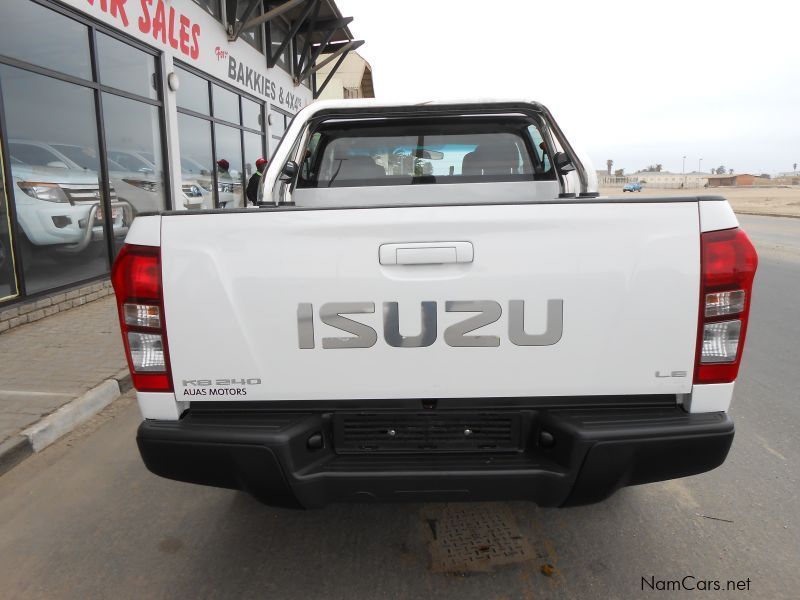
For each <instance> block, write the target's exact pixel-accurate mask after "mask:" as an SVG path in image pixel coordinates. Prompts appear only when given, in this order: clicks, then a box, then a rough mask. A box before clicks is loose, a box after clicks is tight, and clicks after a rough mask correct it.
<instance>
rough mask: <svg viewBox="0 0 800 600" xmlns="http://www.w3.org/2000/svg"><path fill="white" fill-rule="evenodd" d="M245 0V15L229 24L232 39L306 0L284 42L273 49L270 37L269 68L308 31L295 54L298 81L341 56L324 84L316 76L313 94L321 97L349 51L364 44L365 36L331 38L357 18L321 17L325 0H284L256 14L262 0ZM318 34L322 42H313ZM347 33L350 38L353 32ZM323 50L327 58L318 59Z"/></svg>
mask: <svg viewBox="0 0 800 600" xmlns="http://www.w3.org/2000/svg"><path fill="white" fill-rule="evenodd" d="M239 1H240V2H241V3H247V4H246V8H245V10H244V12H243V13H242V17H241V19H238V20H237V21H236V22H235V23H229V24H228V40H229V41H231V42H233V41H236V40H237V39H239V37H240V36H241V34H242V32H244V31H247V30H248V29H252V28H253V27H258V26H260V25H262V24H264V23H269V22H270V21H273V20H274V19H276V18H278V17H280V16H281V15H284V14H285V13H287V12H289V11H290V10H292V9H294V8H297V7H299V6H300V5H301V4H305V6H304V7H303V9H302V12H301V13H300V14H299V15H298V16H297V18H295V19H294V20H292V21H291V25H290V27H289V32H288V33H287V35H286V37H285V38H284V40H283V41H282V42H281V44H280V45H279V46H278V47H277V48H276V49H275V51H274V52H273V51H272V48H271V43H270V40H269V39H268V42H267V47H266V56H267V68H272V67H274V66H275V64H276V63H277V61H278V58H279V57H280V56H281V54H283V52H285V50H286V47H287V46H288V45H289V43H290V42H292V40H295V48H297V39H296V38H297V36H298V34H300V35H305V36H306V39H305V42H304V44H303V48H302V51H301V52H299V53H298V52H297V51H295V52H294V53H293V56H292V61H291V62H292V66H293V73H294V74H295V75H294V83H295V85H300V84H301V83H303V82H304V81H306V80H307V79H309V78H311V77H312V76H313V75H314V74H315V73H316V72H317V71H318V70H319V69H320V68H322V67H324V66H325V65H327V64H329V63H330V62H331V61H333V60H335V59H337V58H338V60H337V61H336V64H335V65H334V67H333V69H332V70H331V72H330V73H329V74H328V76H327V77H326V78H325V81H323V82H322V85H320V86H319V87H317V85H316V80H315V81H314V82H313V95H314V99H317V98H318V97H319V95H320V94H321V93H322V91H323V90H324V89H325V86H327V85H328V83H329V82H330V80H331V78H332V77H333V74H334V73H335V72H336V71H337V69H339V67H340V66H341V65H342V63H343V62H344V60H345V58H346V57H347V54H348V53H350V52H352V51H353V50H355V49H356V48H359V47H360V46H362V45H363V44H364V41H363V40H353V39H346V40H345V41H341V42H333V43H332V42H331V40H332V39H333V37H334V35H335V34H336V32H337V31H341V30H344V29H346V28H347V26H348V25H350V23H352V22H353V17H336V18H325V19H320V18H319V16H320V12H321V8H322V0H286V1H285V2H283V3H282V4H279V5H278V6H275V7H274V8H271V9H270V10H268V11H267V12H265V13H264V14H262V15H256V16H253V14H254V13H255V12H256V10H257V8H258V6H259V4H261V2H262V0H239ZM315 34H319V36H321V38H320V39H319V41H318V43H314V42H313V37H314V35H315ZM347 37H348V38H350V34H349V32H348V33H347ZM323 54H325V55H327V56H326V57H325V59H324V60H323V61H322V62H320V63H317V60H318V59H319V58H320V56H322V55H323Z"/></svg>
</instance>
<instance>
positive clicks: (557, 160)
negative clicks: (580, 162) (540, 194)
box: [553, 152, 575, 175]
mask: <svg viewBox="0 0 800 600" xmlns="http://www.w3.org/2000/svg"><path fill="white" fill-rule="evenodd" d="M553 163H554V164H555V166H556V171H558V173H559V175H566V174H567V173H569V172H571V171H574V170H575V165H573V164H572V161H571V160H570V158H569V156H567V155H566V154H565V153H564V152H556V155H555V156H554V157H553Z"/></svg>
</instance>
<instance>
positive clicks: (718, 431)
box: [137, 407, 734, 508]
mask: <svg viewBox="0 0 800 600" xmlns="http://www.w3.org/2000/svg"><path fill="white" fill-rule="evenodd" d="M516 412H517V413H520V414H521V415H522V417H521V418H520V419H517V420H516V421H515V422H519V423H520V428H521V429H522V431H521V436H520V448H519V450H517V451H513V452H445V453H441V452H440V453H426V452H416V453H402V452H399V453H398V452H390V453H380V452H379V453H370V452H363V453H348V454H344V453H337V451H336V450H337V449H336V448H335V447H334V427H333V422H334V413H333V412H319V413H300V412H298V413H288V412H274V411H270V410H246V411H213V410H211V411H208V410H195V409H190V410H189V411H187V412H186V413H185V414H184V416H183V417H182V418H181V419H180V420H179V421H144V422H143V423H142V424H141V425H140V427H139V432H138V436H137V441H138V445H139V450H140V452H141V455H142V458H143V460H144V462H145V464H146V465H147V468H148V469H150V471H152V472H153V473H155V474H157V475H161V476H162V477H167V478H170V479H176V480H178V481H187V482H191V483H199V484H204V485H212V486H218V487H226V488H233V489H241V490H245V491H248V492H250V493H251V494H253V495H254V496H255V497H257V498H258V499H260V500H261V501H263V502H265V503H267V504H271V505H275V506H285V507H298V508H299V507H305V508H311V507H319V506H324V505H326V504H329V503H331V502H346V501H359V500H361V501H364V500H366V501H379V502H396V501H454V500H531V501H534V502H536V503H537V504H539V505H541V506H570V505H580V504H589V503H592V502H597V501H600V500H603V499H604V498H607V497H608V496H610V495H611V494H612V493H613V492H614V491H615V490H617V489H619V488H620V487H623V486H626V485H636V484H640V483H648V482H653V481H661V480H665V479H672V478H676V477H684V476H687V475H695V474H697V473H702V472H705V471H709V470H711V469H714V468H716V467H718V466H719V465H721V464H722V462H723V461H724V460H725V457H726V456H727V454H728V450H729V449H730V446H731V442H732V441H733V434H734V428H733V421H732V420H731V419H730V417H729V416H728V415H727V414H725V413H705V414H687V413H685V412H684V411H683V410H682V409H681V408H680V407H669V408H666V407H658V408H640V409H634V408H624V409H623V408H620V409H614V408H603V409H592V410H588V409H580V410H578V409H575V410H566V409H565V410H536V409H531V410H524V409H523V410H518V411H516ZM316 434H322V439H323V440H324V445H323V447H321V448H318V449H312V448H310V447H309V438H311V437H312V436H314V435H316ZM318 439H319V438H317V441H318ZM310 445H311V446H312V447H313V446H314V444H313V443H312V444H310Z"/></svg>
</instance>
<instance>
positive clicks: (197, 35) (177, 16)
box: [66, 0, 311, 113]
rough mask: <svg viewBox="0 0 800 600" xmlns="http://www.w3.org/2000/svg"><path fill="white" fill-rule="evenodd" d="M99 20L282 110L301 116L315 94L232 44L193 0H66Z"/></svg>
mask: <svg viewBox="0 0 800 600" xmlns="http://www.w3.org/2000/svg"><path fill="white" fill-rule="evenodd" d="M66 2H67V3H68V4H70V5H72V6H74V7H75V8H76V9H78V10H80V11H81V12H83V13H86V14H88V15H89V16H91V17H94V18H96V19H98V20H100V21H102V22H104V23H106V24H108V25H110V26H111V27H114V28H115V29H118V30H120V31H122V32H124V33H126V34H128V35H131V36H132V37H134V38H136V39H137V40H139V41H141V42H144V43H146V44H148V45H149V46H153V47H155V48H158V49H160V50H163V51H164V52H165V53H167V54H169V55H171V56H172V57H173V58H175V59H178V60H181V61H183V62H185V63H187V64H190V65H192V66H194V67H195V68H197V69H200V70H201V71H203V72H205V73H208V74H209V75H212V76H214V77H217V78H219V79H222V80H224V81H228V82H229V83H230V84H231V85H234V86H236V87H238V88H241V89H242V90H244V91H247V92H249V93H251V94H255V95H256V96H260V97H261V98H263V99H265V100H269V101H270V102H271V103H272V104H274V105H277V106H279V107H280V108H282V109H284V110H287V111H290V112H292V113H294V112H297V111H298V110H299V109H300V108H302V107H303V106H305V105H306V104H308V103H309V102H310V101H311V91H310V90H309V89H308V88H306V87H304V86H296V85H294V82H293V81H292V79H291V76H290V75H289V74H288V73H286V72H285V71H283V70H282V69H279V68H273V69H269V70H267V66H266V58H265V57H264V55H263V54H261V53H260V52H258V51H257V50H256V49H254V48H253V47H252V46H250V45H249V44H248V43H247V42H245V41H244V40H237V41H235V42H229V41H228V37H227V34H226V33H225V28H224V26H223V24H222V23H220V22H219V21H217V20H216V19H215V18H214V17H213V16H212V15H209V14H208V13H207V12H205V11H204V10H203V9H202V8H201V7H199V6H198V5H197V4H195V3H194V2H192V0H66Z"/></svg>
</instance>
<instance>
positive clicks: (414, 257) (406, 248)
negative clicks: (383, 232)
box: [378, 242, 475, 265]
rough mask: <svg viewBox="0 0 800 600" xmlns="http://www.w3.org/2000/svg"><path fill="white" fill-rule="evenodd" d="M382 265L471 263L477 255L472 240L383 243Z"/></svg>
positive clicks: (380, 256) (380, 255) (380, 252)
mask: <svg viewBox="0 0 800 600" xmlns="http://www.w3.org/2000/svg"><path fill="white" fill-rule="evenodd" d="M378 256H379V259H380V263H381V264H382V265H441V264H446V263H471V262H472V259H473V258H474V256H475V250H474V248H473V247H472V242H410V243H406V244H381V247H380V249H379V251H378Z"/></svg>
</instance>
